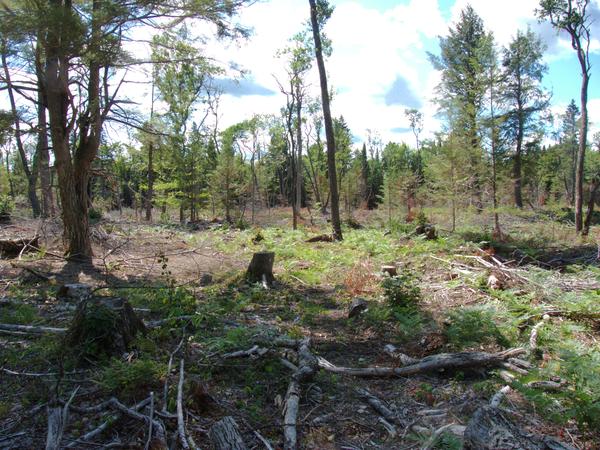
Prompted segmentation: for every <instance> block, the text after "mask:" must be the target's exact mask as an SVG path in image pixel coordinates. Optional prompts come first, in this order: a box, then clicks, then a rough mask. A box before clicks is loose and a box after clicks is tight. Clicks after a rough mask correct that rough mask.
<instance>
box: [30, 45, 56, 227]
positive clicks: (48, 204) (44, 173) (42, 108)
mask: <svg viewBox="0 0 600 450" xmlns="http://www.w3.org/2000/svg"><path fill="white" fill-rule="evenodd" d="M40 42H41V37H39V36H38V42H37V44H36V47H35V72H36V77H37V88H38V103H37V113H38V125H37V126H38V130H37V132H38V141H37V150H36V152H37V155H38V172H39V176H40V188H41V190H42V217H53V216H54V215H56V211H55V209H54V196H53V195H52V179H51V178H52V175H51V173H50V155H49V152H48V151H49V149H48V121H47V119H46V107H47V102H46V91H45V87H44V83H43V82H42V79H43V75H44V68H43V64H42V46H41V43H40Z"/></svg>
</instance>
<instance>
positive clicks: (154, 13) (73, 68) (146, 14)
mask: <svg viewBox="0 0 600 450" xmlns="http://www.w3.org/2000/svg"><path fill="white" fill-rule="evenodd" d="M250 1H251V0H233V1H231V0H207V1H202V2H197V1H194V0H183V1H180V2H159V1H148V2H133V3H122V2H118V4H117V3H116V2H112V1H101V0H86V1H81V2H73V1H72V0H47V1H38V2H26V1H15V2H11V8H12V9H11V10H10V12H9V13H8V14H10V15H12V16H19V17H22V18H24V19H25V20H23V24H24V26H23V27H22V28H21V30H20V32H21V33H23V34H25V35H28V36H37V37H39V38H40V40H41V42H42V44H43V45H42V47H43V48H42V50H43V52H44V55H45V65H44V70H43V73H41V76H42V82H43V84H44V90H45V93H46V101H47V109H48V119H49V128H50V136H51V141H52V151H53V154H54V161H55V168H56V173H57V176H58V186H59V193H60V199H61V202H60V204H61V207H62V219H63V225H64V238H65V241H66V243H67V249H66V253H67V256H68V258H69V259H82V260H88V261H89V260H90V259H91V257H92V246H91V241H90V236H89V220H88V209H89V197H88V187H89V181H90V176H91V167H92V163H93V161H94V159H95V158H96V156H97V154H98V149H99V146H100V143H101V141H102V128H103V125H104V123H105V122H106V121H107V120H116V121H120V122H123V120H125V119H124V117H123V114H122V111H123V110H122V109H121V110H120V111H117V109H116V108H115V105H117V104H118V103H119V102H120V101H121V100H122V99H123V92H122V91H123V89H121V88H122V87H123V84H124V82H125V81H126V80H125V78H124V77H125V75H124V71H118V70H116V68H117V67H119V66H120V67H124V66H125V65H131V64H135V60H133V61H132V59H134V58H131V57H128V56H127V57H126V55H125V53H124V48H123V43H124V42H125V41H126V40H128V38H130V37H131V33H133V31H134V30H135V28H136V27H137V26H152V24H155V25H156V26H158V27H164V26H165V23H164V20H163V21H162V22H161V21H160V20H158V19H159V18H161V17H163V18H168V19H166V20H171V21H173V23H175V24H176V23H179V22H181V21H186V20H192V19H202V20H206V21H208V22H211V23H213V24H215V25H216V28H217V30H218V33H219V35H220V36H233V35H236V34H237V32H238V31H240V30H239V28H238V27H236V26H234V25H233V24H232V23H231V17H232V16H233V15H234V14H236V13H237V11H238V10H239V8H240V7H241V6H243V5H245V4H247V3H250ZM117 75H118V76H122V78H121V79H120V81H119V80H115V77H116V76H117Z"/></svg>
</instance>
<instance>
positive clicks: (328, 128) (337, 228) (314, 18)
mask: <svg viewBox="0 0 600 450" xmlns="http://www.w3.org/2000/svg"><path fill="white" fill-rule="evenodd" d="M308 3H309V4H310V22H311V25H312V31H313V39H314V41H315V56H316V58H317V67H318V68H319V82H320V85H321V102H322V104H323V120H324V122H325V136H326V138H327V170H328V173H329V192H330V195H331V225H332V227H333V237H334V239H336V240H338V241H341V240H342V239H343V236H342V224H341V221H340V200H339V194H338V187H337V177H336V169H335V137H334V130H333V120H332V118H331V106H330V104H329V89H328V87H327V72H325V61H324V58H323V44H322V42H321V27H322V26H323V25H324V24H325V22H326V21H327V19H329V17H331V14H332V13H333V9H332V8H331V6H329V2H328V1H327V0H308Z"/></svg>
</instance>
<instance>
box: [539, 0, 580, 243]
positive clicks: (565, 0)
mask: <svg viewBox="0 0 600 450" xmlns="http://www.w3.org/2000/svg"><path fill="white" fill-rule="evenodd" d="M589 5H590V0H540V8H539V9H538V10H537V11H536V12H537V14H538V17H539V18H540V19H542V20H548V21H550V23H551V24H552V25H553V26H554V27H555V28H556V29H558V30H562V31H565V32H567V34H568V35H569V37H570V39H571V46H572V47H573V50H575V52H576V53H577V60H578V61H579V66H580V68H581V97H580V98H581V123H580V126H579V150H578V152H577V170H576V172H575V230H576V231H577V232H578V233H580V232H583V231H584V230H583V181H584V162H585V149H586V146H587V132H588V108H587V102H588V86H589V82H590V77H591V75H592V73H591V64H590V52H589V50H590V42H591V40H590V27H591V22H592V18H591V13H590V11H589V10H588V6H589Z"/></svg>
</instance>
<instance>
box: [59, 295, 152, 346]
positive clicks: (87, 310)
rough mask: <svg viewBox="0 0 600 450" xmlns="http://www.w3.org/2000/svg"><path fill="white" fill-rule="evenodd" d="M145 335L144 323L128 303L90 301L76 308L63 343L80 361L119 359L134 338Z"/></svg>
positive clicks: (101, 299) (119, 300) (115, 299)
mask: <svg viewBox="0 0 600 450" xmlns="http://www.w3.org/2000/svg"><path fill="white" fill-rule="evenodd" d="M145 331H146V327H145V326H144V322H142V320H141V319H140V318H139V317H137V316H136V314H135V313H134V311H133V308H132V307H131V305H130V304H129V302H127V300H124V299H122V298H118V297H91V298H87V299H83V300H82V301H81V302H80V303H79V304H78V305H77V309H76V310H75V316H74V317H73V321H72V322H71V325H70V326H69V329H68V331H67V336H66V341H65V343H66V345H67V346H68V347H70V348H72V349H73V350H75V351H76V352H78V353H79V354H80V356H81V357H89V358H98V357H101V356H114V355H118V356H120V355H122V354H123V353H124V352H126V351H127V350H128V349H129V345H130V344H131V342H132V341H133V339H134V338H135V336H136V334H137V333H138V332H142V333H144V332H145Z"/></svg>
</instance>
